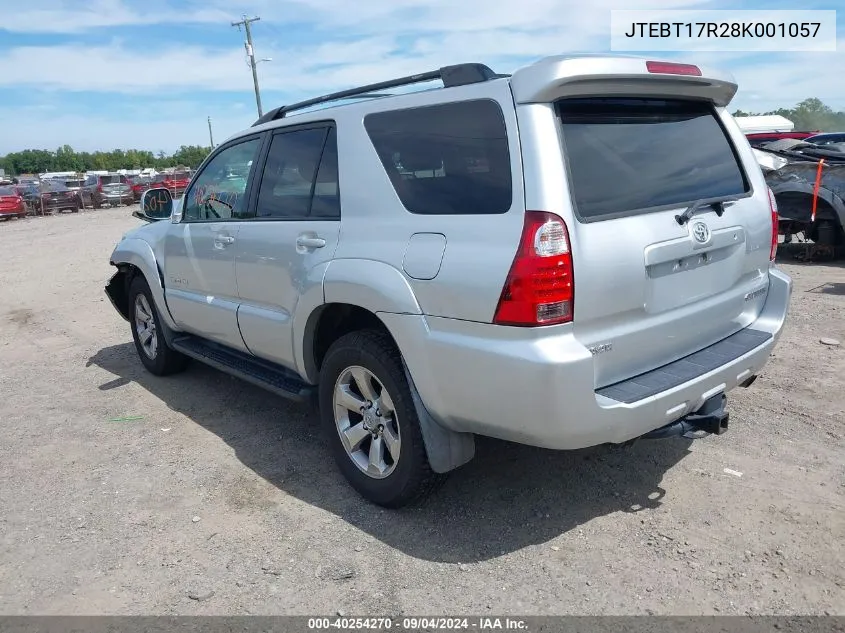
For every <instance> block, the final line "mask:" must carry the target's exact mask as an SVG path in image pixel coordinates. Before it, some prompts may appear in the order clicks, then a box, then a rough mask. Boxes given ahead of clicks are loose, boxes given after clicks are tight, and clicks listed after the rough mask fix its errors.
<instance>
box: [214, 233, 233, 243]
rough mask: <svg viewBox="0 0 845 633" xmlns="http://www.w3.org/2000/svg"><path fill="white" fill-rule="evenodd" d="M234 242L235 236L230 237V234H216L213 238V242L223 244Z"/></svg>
mask: <svg viewBox="0 0 845 633" xmlns="http://www.w3.org/2000/svg"><path fill="white" fill-rule="evenodd" d="M234 242H235V238H234V237H232V236H231V235H218V236H216V237H215V238H214V243H215V244H221V245H225V244H233V243H234Z"/></svg>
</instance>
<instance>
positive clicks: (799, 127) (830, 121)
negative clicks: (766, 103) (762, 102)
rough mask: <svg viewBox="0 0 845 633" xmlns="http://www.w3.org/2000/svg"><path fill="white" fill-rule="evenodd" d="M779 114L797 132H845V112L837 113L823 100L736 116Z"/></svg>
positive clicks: (736, 113) (813, 99)
mask: <svg viewBox="0 0 845 633" xmlns="http://www.w3.org/2000/svg"><path fill="white" fill-rule="evenodd" d="M767 114H779V115H780V116H782V117H786V118H787V119H789V120H790V121H792V122H793V123H794V124H795V131H796V132H813V131H816V130H819V131H820V132H845V111H840V112H836V111H835V110H833V108H831V107H830V106H828V105H825V104H824V103H823V102H822V101H821V99H816V98H815V97H812V98H810V99H804V100H803V101H802V102H801V103H799V104H798V105H796V106H795V107H794V108H779V109H777V110H772V111H771V112H743V111H742V110H737V111H736V112H734V113H733V115H734V116H760V115H767Z"/></svg>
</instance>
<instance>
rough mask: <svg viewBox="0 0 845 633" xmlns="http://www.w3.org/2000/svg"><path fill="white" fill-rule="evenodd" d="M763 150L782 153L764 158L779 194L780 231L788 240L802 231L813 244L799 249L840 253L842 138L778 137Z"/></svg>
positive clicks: (843, 235)
mask: <svg viewBox="0 0 845 633" xmlns="http://www.w3.org/2000/svg"><path fill="white" fill-rule="evenodd" d="M757 151H758V152H760V153H762V154H766V155H768V156H770V157H773V158H775V159H777V160H778V161H779V162H777V163H773V162H771V160H766V161H763V160H762V159H761V160H759V161H758V162H760V166H761V168H762V169H763V173H764V175H765V178H766V182H767V184H768V185H769V187H770V188H771V190H772V193H773V194H774V196H775V201H776V204H777V209H778V224H779V229H778V230H779V233H780V234H781V235H784V241H785V242H791V241H792V237H793V235H797V234H799V233H800V234H801V235H802V236H803V238H804V240H810V241H811V242H812V246H811V247H810V248H808V249H807V250H805V252H804V253H802V254H801V255H800V257H801V258H802V259H806V260H810V259H813V258H814V257H815V256H817V255H829V256H835V255H836V249H837V248H839V247H842V246H845V230H843V227H845V152H843V151H839V150H837V144H836V143H832V144H829V145H816V144H813V143H806V142H795V143H785V142H783V141H778V142H777V143H770V144H767V145H763V146H761V147H760V148H759V149H758V150H757Z"/></svg>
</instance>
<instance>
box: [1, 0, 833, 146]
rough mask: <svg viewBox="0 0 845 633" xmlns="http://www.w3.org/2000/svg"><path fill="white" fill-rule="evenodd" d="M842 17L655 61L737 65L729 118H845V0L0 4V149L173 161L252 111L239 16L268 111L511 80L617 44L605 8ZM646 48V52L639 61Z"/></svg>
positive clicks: (231, 129)
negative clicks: (771, 43) (810, 42)
mask: <svg viewBox="0 0 845 633" xmlns="http://www.w3.org/2000/svg"><path fill="white" fill-rule="evenodd" d="M623 8H628V9H631V8H635V9H651V10H658V11H663V10H667V9H696V10H698V9H701V10H705V9H726V8H731V9H765V10H776V9H836V8H839V9H841V10H840V11H839V15H838V16H837V18H838V26H837V50H836V52H806V53H795V52H792V53H741V52H698V53H690V52H687V53H674V52H662V53H660V54H659V57H660V58H662V59H670V60H675V59H677V60H682V61H690V62H695V63H700V64H705V65H712V66H716V67H718V68H723V69H725V70H727V71H729V72H731V73H732V74H733V75H734V77H735V78H736V80H737V82H738V84H739V92H738V94H737V96H736V98H735V99H734V101H733V103H732V104H731V110H733V109H735V108H741V109H743V110H751V111H766V110H771V109H775V108H778V107H791V106H793V105H795V104H796V103H798V102H799V101H801V100H802V99H805V98H807V97H818V98H820V99H822V100H823V101H824V102H825V103H827V104H828V105H830V106H831V107H833V108H834V109H836V110H845V81H843V80H842V77H843V76H845V3H842V0H792V1H791V2H789V1H787V0H705V1H701V0H637V1H636V2H631V1H630V0H521V1H519V2H515V1H514V0H87V1H85V2H83V1H81V0H69V1H63V0H37V1H35V2H28V3H24V2H20V0H0V16H2V17H0V155H3V154H5V153H8V152H11V151H18V150H22V149H26V148H39V149H42V148H43V149H51V150H54V149H55V148H57V147H59V146H61V145H65V144H68V145H70V146H72V147H73V148H74V149H76V150H87V151H93V150H110V149H114V148H124V149H126V148H137V149H148V150H152V151H156V152H157V151H160V150H163V151H165V152H168V153H170V152H172V151H174V150H176V149H178V147H179V146H180V145H195V144H200V145H208V142H209V135H208V123H207V118H208V117H211V122H212V128H213V133H214V141H215V143H219V142H221V141H222V140H224V139H225V138H227V137H228V136H230V135H231V134H233V133H235V132H237V131H238V130H240V129H243V128H245V127H248V126H249V125H250V124H251V123H252V122H253V121H254V120H255V118H256V116H257V115H256V105H255V97H254V93H253V88H252V76H251V74H250V71H249V67H248V65H247V62H246V56H245V51H244V45H243V42H244V33H243V32H242V31H241V32H239V31H238V29H237V28H235V27H233V26H232V25H231V23H232V22H233V21H237V20H240V19H241V17H242V15H243V14H246V15H248V16H250V17H252V16H260V17H261V20H260V21H258V22H255V23H253V41H254V44H255V53H256V56H257V57H258V58H265V57H267V58H272V61H267V62H262V63H260V64H259V66H258V74H259V81H260V86H261V97H262V102H263V105H264V109H265V111H266V110H267V109H270V108H272V107H275V106H277V105H282V104H284V103H289V102H291V101H294V100H297V99H303V98H307V97H309V96H314V95H319V94H324V93H326V92H331V91H334V90H341V89H344V88H348V87H352V86H356V85H361V84H364V83H369V82H374V81H380V80H384V79H390V78H393V77H398V76H403V75H408V74H413V73H416V72H423V71H428V70H432V69H435V68H438V67H440V66H443V65H448V64H454V63H460V62H470V61H472V62H483V63H486V64H487V65H489V66H491V67H492V68H493V69H494V70H496V71H497V72H512V71H514V70H516V69H517V68H519V67H520V66H523V65H526V64H529V63H531V62H533V61H536V60H537V59H539V58H542V57H544V56H547V55H557V54H562V53H579V52H592V53H601V52H609V51H610V11H611V10H612V9H623ZM636 54H637V55H644V53H639V52H638V53H636Z"/></svg>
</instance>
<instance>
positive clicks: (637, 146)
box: [557, 98, 749, 220]
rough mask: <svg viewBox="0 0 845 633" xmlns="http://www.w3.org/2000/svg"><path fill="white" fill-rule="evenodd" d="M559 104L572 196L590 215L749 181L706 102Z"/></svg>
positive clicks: (681, 202)
mask: <svg viewBox="0 0 845 633" xmlns="http://www.w3.org/2000/svg"><path fill="white" fill-rule="evenodd" d="M557 107H558V114H559V116H560V120H561V127H562V130H563V142H564V147H565V149H566V154H567V163H568V166H569V172H570V186H571V189H572V198H573V202H574V203H575V208H576V211H577V212H578V214H579V215H580V216H581V217H582V218H583V219H585V220H594V219H600V218H601V219H607V218H609V217H614V216H616V217H618V216H621V215H630V214H634V213H638V212H640V213H642V212H646V211H650V210H654V209H657V208H661V207H662V208H669V207H680V206H686V205H688V204H690V203H692V202H695V201H697V200H706V199H712V198H722V197H730V196H740V195H742V194H744V193H746V192H747V191H748V189H749V188H748V183H747V181H746V178H745V174H744V172H743V171H742V169H741V167H740V165H739V162H738V161H737V157H736V154H735V153H734V150H733V148H732V146H731V144H730V142H729V141H728V138H727V136H726V134H725V131H724V129H723V128H722V126H721V125H720V124H719V121H718V120H717V118H716V114H715V112H714V110H713V108H712V107H711V106H710V105H709V104H707V103H703V102H694V101H680V100H664V99H619V98H615V99H614V98H606V99H566V100H563V101H560V102H558V104H557Z"/></svg>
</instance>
